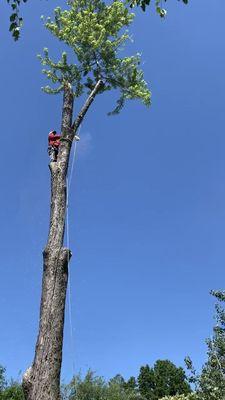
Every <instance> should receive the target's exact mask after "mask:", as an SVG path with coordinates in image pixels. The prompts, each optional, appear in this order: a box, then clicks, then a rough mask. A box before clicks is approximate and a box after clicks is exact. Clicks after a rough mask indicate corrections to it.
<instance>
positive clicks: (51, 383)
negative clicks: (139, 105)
mask: <svg viewBox="0 0 225 400" xmlns="http://www.w3.org/2000/svg"><path fill="white" fill-rule="evenodd" d="M101 85H102V81H101V80H99V81H98V82H97V83H96V85H95V87H94V89H93V90H92V92H91V93H90V95H89V96H88V98H87V100H86V102H85V103H84V105H83V107H82V108H81V110H80V112H79V113H78V115H77V118H76V120H75V121H74V122H73V123H72V118H73V103H74V96H73V91H72V88H71V85H70V84H69V83H67V84H65V87H64V96H63V111H62V127H61V133H62V134H61V144H60V147H59V154H58V158H57V162H51V163H50V165H49V167H50V171H51V214H50V228H49V234H48V242H47V245H46V247H45V249H44V251H43V259H44V268H43V280H42V296H41V308H40V322H39V333H38V338H37V343H36V349H35V356H34V361H33V364H32V366H31V367H30V368H28V369H27V371H26V372H25V374H24V376H23V391H24V396H25V399H26V400H60V372H61V363H62V346H63V327H64V312H65V301H66V289H67V281H68V263H69V260H70V257H71V251H70V250H69V249H66V248H64V247H63V239H64V231H65V219H66V218H65V217H66V207H67V204H66V203H67V193H66V191H67V187H66V177H67V171H68V164H69V157H70V150H71V145H72V142H73V138H74V135H75V133H76V131H77V129H78V127H79V125H80V123H81V122H82V120H83V118H84V116H85V114H86V113H87V111H88V109H89V107H90V105H91V104H92V102H93V100H94V98H95V96H96V94H97V92H98V90H99V89H100V88H101Z"/></svg>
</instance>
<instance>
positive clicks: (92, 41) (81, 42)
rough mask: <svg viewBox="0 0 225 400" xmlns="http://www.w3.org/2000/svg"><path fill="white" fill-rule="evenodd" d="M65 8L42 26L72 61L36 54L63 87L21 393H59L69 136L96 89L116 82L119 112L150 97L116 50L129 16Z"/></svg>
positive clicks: (91, 6)
mask: <svg viewBox="0 0 225 400" xmlns="http://www.w3.org/2000/svg"><path fill="white" fill-rule="evenodd" d="M67 4H68V9H67V10H65V11H63V10H61V8H60V7H57V8H56V9H55V14H54V19H53V20H51V19H50V18H49V19H47V21H46V24H45V25H46V28H47V29H48V30H49V31H50V32H51V33H52V34H53V35H54V36H55V37H56V38H57V39H58V40H60V41H62V42H64V43H65V44H66V45H67V46H69V47H70V49H71V51H72V53H73V60H76V63H74V62H73V63H72V64H70V63H69V62H68V57H67V54H66V53H65V52H64V53H63V54H62V57H61V59H60V61H59V62H54V61H53V60H52V59H51V58H50V57H49V53H48V50H47V49H45V50H44V55H43V57H42V56H40V60H41V62H42V64H43V65H44V66H45V69H44V70H43V72H44V74H45V75H46V76H47V78H48V79H49V80H50V81H51V82H52V84H53V87H50V86H46V87H45V88H44V91H45V92H46V93H49V94H58V93H62V94H63V106H62V123H61V132H62V135H61V145H60V149H59V154H58V158H57V162H55V163H50V171H51V213H50V228H49V235H48V241H47V244H46V247H45V249H44V252H43V258H44V269H43V281H42V298H41V309H40V323H39V333H38V338H37V343H36V349H35V357H34V361H33V364H32V366H31V367H30V368H29V369H28V370H27V371H26V373H25V374H24V377H23V389H24V394H25V398H26V399H28V400H59V399H60V371H61V361H62V343H63V326H64V310H65V298H66V289H67V279H68V262H69V259H70V257H71V251H70V250H69V249H67V248H65V247H64V231H65V219H66V209H67V193H66V192H67V171H68V164H69V157H70V150H71V146H72V143H73V139H74V135H75V133H76V131H77V129H78V127H79V125H80V123H81V121H82V120H83V118H84V117H85V115H86V113H87V111H88V109H89V107H90V106H91V104H92V103H93V101H94V99H95V97H96V95H97V94H100V93H104V92H108V91H110V90H112V89H117V90H118V92H119V99H118V101H117V104H116V107H115V109H114V110H113V112H112V113H114V114H115V113H118V112H119V111H120V110H121V108H122V107H123V106H124V104H125V102H126V100H128V99H139V100H141V101H142V102H143V103H144V104H145V105H147V106H148V105H149V104H150V92H149V89H148V87H147V84H146V82H145V81H144V79H143V72H142V71H141V69H140V68H139V65H140V56H139V55H135V56H131V57H123V58H120V57H119V51H120V50H121V47H122V46H123V45H124V44H125V42H126V41H127V39H128V38H129V35H128V33H127V32H126V31H125V30H124V28H125V27H128V26H129V25H130V24H131V22H132V20H133V18H134V15H133V14H131V13H129V11H128V9H127V8H126V7H125V5H124V4H123V3H122V2H121V1H119V0H116V1H114V2H113V3H112V4H108V5H106V4H104V3H103V2H102V1H101V0H74V1H68V2H67ZM82 94H86V101H85V102H84V105H83V107H81V109H80V112H79V113H78V114H77V116H76V118H75V119H74V120H73V105H74V101H75V100H77V99H78V98H79V97H80V96H82Z"/></svg>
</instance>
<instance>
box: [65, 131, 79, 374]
mask: <svg viewBox="0 0 225 400" xmlns="http://www.w3.org/2000/svg"><path fill="white" fill-rule="evenodd" d="M80 129H81V125H80V127H79V130H78V135H79V133H80ZM76 152H77V141H76V140H75V143H74V150H73V156H72V164H71V170H70V174H68V175H69V177H68V178H67V179H66V186H67V191H66V247H67V249H69V247H70V234H69V193H70V186H71V181H72V177H73V170H74V164H75V159H76ZM67 261H68V265H69V254H68V260H67ZM68 314H69V325H70V341H71V350H72V366H73V376H75V362H74V359H75V349H74V335H73V332H74V330H73V319H72V304H71V277H70V271H69V274H68Z"/></svg>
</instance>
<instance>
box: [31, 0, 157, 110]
mask: <svg viewBox="0 0 225 400" xmlns="http://www.w3.org/2000/svg"><path fill="white" fill-rule="evenodd" d="M68 5H69V8H68V9H66V10H62V9H61V8H60V7H57V8H56V9H55V11H54V18H53V19H50V18H48V19H47V20H46V22H45V26H46V28H47V29H48V30H49V31H50V32H51V33H52V34H53V35H54V36H56V37H57V38H58V39H59V40H60V41H62V42H64V43H65V44H66V45H68V46H69V47H70V48H71V49H72V51H73V54H74V59H73V63H72V64H69V63H68V60H67V56H66V54H65V53H63V55H62V57H61V60H60V61H59V62H57V63H55V62H53V60H51V59H50V57H49V54H48V51H47V49H45V51H44V55H43V56H39V58H40V60H41V62H42V64H43V65H44V66H47V67H48V68H47V69H44V70H43V72H44V74H45V75H46V76H47V78H48V79H50V80H51V82H52V83H53V84H56V83H58V84H59V86H58V87H57V88H56V89H55V88H54V87H53V89H52V91H51V89H50V88H49V87H47V88H46V89H45V91H47V93H56V92H57V93H58V92H59V91H60V90H62V89H59V88H63V85H64V83H65V82H69V83H70V84H72V86H73V87H74V95H75V96H76V97H78V96H80V95H81V94H82V93H83V91H84V90H85V89H86V90H87V89H88V91H90V90H92V89H93V87H94V86H95V84H96V82H97V81H98V80H99V79H101V80H102V81H103V83H104V85H103V86H102V88H101V91H100V92H104V91H107V90H111V89H119V91H120V97H119V100H118V103H117V106H116V108H115V109H114V111H113V112H112V113H113V114H114V113H118V112H119V111H120V110H121V108H122V107H123V105H124V103H125V101H126V100H128V99H140V100H141V101H142V102H143V103H144V104H145V105H149V104H150V91H149V89H148V87H147V84H146V82H145V81H144V78H143V72H142V70H141V69H140V67H139V66H140V55H136V56H131V57H124V58H120V57H119V53H120V52H121V50H123V47H124V45H125V43H126V41H127V40H128V39H129V34H128V31H127V30H126V28H127V27H129V25H130V24H131V22H132V21H133V18H134V14H132V13H130V12H129V10H128V9H127V7H126V6H125V4H124V3H123V2H122V1H119V0H115V1H113V2H112V3H111V4H105V3H104V2H103V1H101V0H74V1H69V2H68Z"/></svg>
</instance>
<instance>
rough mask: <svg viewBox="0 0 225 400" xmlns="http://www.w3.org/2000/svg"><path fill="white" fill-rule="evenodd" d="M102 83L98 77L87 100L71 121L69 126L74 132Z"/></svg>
mask: <svg viewBox="0 0 225 400" xmlns="http://www.w3.org/2000/svg"><path fill="white" fill-rule="evenodd" d="M102 84H103V81H102V80H101V79H100V80H99V81H98V82H97V83H96V85H95V87H94V89H93V90H92V92H91V93H90V94H89V96H88V98H87V100H86V101H85V103H84V105H83V107H82V108H81V110H80V112H79V114H78V115H77V118H76V119H75V121H74V122H73V124H72V126H71V128H72V130H73V132H74V134H75V133H76V131H77V129H78V128H79V126H80V124H81V122H82V121H83V119H84V117H85V115H86V113H87V111H88V109H89V107H90V105H91V103H92V102H93V100H94V98H95V96H96V94H97V93H98V91H99V89H100V88H101V86H102Z"/></svg>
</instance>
